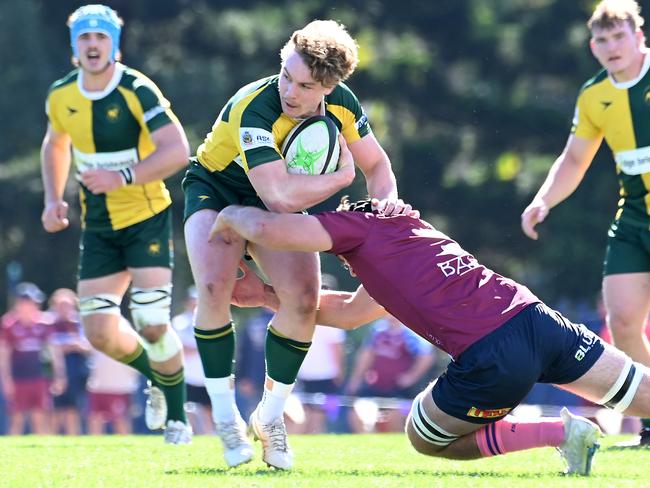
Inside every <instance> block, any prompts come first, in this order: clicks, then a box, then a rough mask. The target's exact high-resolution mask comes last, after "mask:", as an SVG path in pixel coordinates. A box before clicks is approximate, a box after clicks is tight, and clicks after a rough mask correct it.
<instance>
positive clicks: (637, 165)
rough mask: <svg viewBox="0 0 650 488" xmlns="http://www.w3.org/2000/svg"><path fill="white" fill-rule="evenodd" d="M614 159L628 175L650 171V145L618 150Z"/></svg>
mask: <svg viewBox="0 0 650 488" xmlns="http://www.w3.org/2000/svg"><path fill="white" fill-rule="evenodd" d="M614 159H615V160H616V164H618V165H619V166H620V168H621V171H622V172H623V173H625V174H626V175H640V174H643V173H650V146H646V147H639V148H637V149H632V150H630V151H620V152H617V153H616V154H615V155H614Z"/></svg>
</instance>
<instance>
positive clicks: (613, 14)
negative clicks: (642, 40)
mask: <svg viewBox="0 0 650 488" xmlns="http://www.w3.org/2000/svg"><path fill="white" fill-rule="evenodd" d="M620 22H627V23H628V24H630V27H631V28H632V31H634V32H636V31H637V30H640V29H641V26H643V24H644V22H645V21H644V20H643V17H641V7H640V6H639V4H638V3H637V2H636V0H602V1H601V2H600V3H599V4H598V5H596V9H595V10H594V13H593V14H592V15H591V18H590V19H589V21H588V22H587V27H589V30H594V29H611V28H612V27H615V26H616V25H617V24H618V23H620Z"/></svg>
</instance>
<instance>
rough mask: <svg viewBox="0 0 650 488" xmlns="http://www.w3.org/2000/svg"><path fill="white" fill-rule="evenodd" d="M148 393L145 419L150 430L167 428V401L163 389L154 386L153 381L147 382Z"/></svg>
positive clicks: (146, 391) (146, 392)
mask: <svg viewBox="0 0 650 488" xmlns="http://www.w3.org/2000/svg"><path fill="white" fill-rule="evenodd" d="M144 392H145V394H146V395H147V403H146V405H145V408H144V420H145V423H146V424H147V428H148V429H149V430H158V429H163V428H165V420H166V419H167V401H166V400H165V395H164V394H163V392H162V390H161V389H160V388H158V387H157V386H153V385H152V384H151V381H148V382H147V388H146V389H145V390H144Z"/></svg>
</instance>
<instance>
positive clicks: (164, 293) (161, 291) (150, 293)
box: [129, 284, 172, 334]
mask: <svg viewBox="0 0 650 488" xmlns="http://www.w3.org/2000/svg"><path fill="white" fill-rule="evenodd" d="M171 291H172V285H171V284H167V285H163V286H160V287H157V288H138V287H135V286H134V287H133V288H131V301H130V303H129V308H130V309H131V317H132V318H133V325H134V327H135V329H136V330H137V331H138V332H140V331H142V330H143V329H145V328H151V327H152V326H153V327H155V326H160V325H165V324H169V323H170V321H171V309H170V307H171V302H172V296H171ZM152 334H153V332H152Z"/></svg>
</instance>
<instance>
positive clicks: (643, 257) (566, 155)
mask: <svg viewBox="0 0 650 488" xmlns="http://www.w3.org/2000/svg"><path fill="white" fill-rule="evenodd" d="M639 12H640V7H639V5H638V4H637V3H636V1H634V0H603V1H601V2H600V3H599V4H598V5H597V6H596V9H595V11H594V13H593V15H592V16H591V18H590V19H589V22H588V23H587V25H588V27H589V30H590V31H591V40H590V43H589V45H590V47H591V52H592V53H593V55H594V56H595V57H596V59H597V60H598V61H599V62H600V64H601V65H602V67H603V69H602V70H601V71H600V72H599V73H598V74H597V75H596V76H595V77H594V78H592V79H591V80H589V81H587V83H585V84H584V85H583V87H582V89H581V91H580V95H579V96H578V102H577V104H576V110H575V115H574V119H573V127H572V129H571V135H570V136H569V139H568V141H567V143H566V146H565V148H564V151H562V154H560V156H559V157H558V158H557V159H556V160H555V163H553V166H552V167H551V169H550V171H549V173H548V176H547V177H546V180H545V181H544V184H543V185H542V186H541V188H540V189H539V191H538V192H537V195H536V196H535V198H533V201H532V202H531V203H530V205H528V207H526V209H525V210H524V212H523V214H522V216H521V226H522V229H523V231H524V233H525V234H526V235H527V236H528V237H530V238H531V239H537V238H538V233H537V231H536V230H535V226H536V225H537V224H539V223H541V222H543V221H544V220H545V219H546V216H547V215H548V212H549V211H550V209H551V208H553V207H555V206H556V205H558V204H559V203H560V202H562V201H564V200H565V199H566V198H568V197H569V195H571V193H573V191H574V190H575V189H576V188H577V187H578V185H579V184H580V182H581V181H582V179H583V177H584V175H585V172H586V171H587V169H588V168H589V166H590V165H591V163H592V161H593V159H594V156H595V155H596V152H597V151H598V148H599V147H600V145H601V143H602V141H603V139H605V140H606V141H607V145H608V146H609V148H610V149H611V151H612V153H613V157H614V161H615V162H616V173H617V177H618V181H619V184H620V188H621V191H620V196H621V198H620V200H619V205H618V210H617V212H616V215H615V217H614V221H613V222H612V224H611V226H610V228H609V231H608V233H607V235H608V242H607V249H606V251H605V261H604V269H603V275H604V278H603V297H604V301H605V307H606V309H607V325H608V326H609V328H610V329H611V331H612V336H613V339H614V344H616V346H617V347H618V348H619V349H621V350H623V351H625V352H626V353H627V354H629V355H630V356H631V357H632V358H633V359H634V360H635V361H638V362H640V363H642V364H645V365H646V366H650V343H649V342H648V339H647V338H646V336H645V334H644V332H643V331H644V328H645V324H646V321H647V319H648V314H649V313H650V293H648V289H649V288H650V230H648V229H649V228H650V207H649V206H648V198H650V191H649V190H648V189H649V188H650V183H648V177H649V176H650V162H649V161H650V158H649V157H648V156H649V155H650V126H648V124H647V123H646V119H647V114H646V111H647V102H648V98H647V87H648V83H649V82H650V74H648V71H649V69H650V56H648V54H647V53H648V50H647V48H646V46H645V35H644V34H643V32H642V31H641V27H642V26H643V23H644V19H643V17H641V15H640V14H639ZM643 425H644V428H643V429H642V431H641V436H640V438H639V443H640V444H641V445H650V419H644V420H643Z"/></svg>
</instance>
